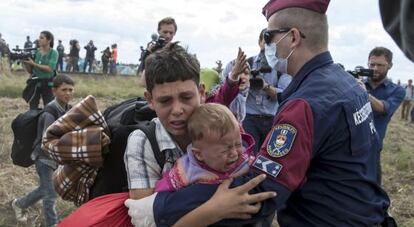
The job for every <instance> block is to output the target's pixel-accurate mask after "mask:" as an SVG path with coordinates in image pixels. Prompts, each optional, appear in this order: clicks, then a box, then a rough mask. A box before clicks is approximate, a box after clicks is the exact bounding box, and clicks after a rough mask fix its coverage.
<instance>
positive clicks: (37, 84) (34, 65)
mask: <svg viewBox="0 0 414 227" xmlns="http://www.w3.org/2000/svg"><path fill="white" fill-rule="evenodd" d="M53 40H54V39H53V34H52V33H51V32H49V31H42V32H41V33H40V35H39V48H37V49H36V50H35V51H34V60H33V59H32V57H29V58H28V59H27V60H23V61H22V62H23V63H24V66H25V67H24V68H25V69H26V71H27V72H28V73H30V78H29V79H28V80H27V86H26V88H25V89H24V91H23V98H24V99H25V100H26V102H27V103H29V105H30V109H38V108H39V102H40V97H42V100H43V106H46V104H47V103H49V102H50V101H52V100H53V93H52V85H53V84H52V79H53V77H54V75H55V69H56V63H57V60H58V52H57V51H56V50H54V49H53ZM20 56H22V55H15V56H14V57H20Z"/></svg>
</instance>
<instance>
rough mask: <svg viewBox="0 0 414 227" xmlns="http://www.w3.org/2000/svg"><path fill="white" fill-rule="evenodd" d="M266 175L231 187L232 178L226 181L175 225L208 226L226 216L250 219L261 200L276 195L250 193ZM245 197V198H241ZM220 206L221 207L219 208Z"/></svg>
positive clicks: (258, 207)
mask: <svg viewBox="0 0 414 227" xmlns="http://www.w3.org/2000/svg"><path fill="white" fill-rule="evenodd" d="M264 179H265V175H264V174H262V175H259V176H257V177H255V178H253V179H252V180H250V181H249V182H247V183H245V184H244V185H242V186H239V187H236V188H229V187H230V183H231V179H228V180H226V181H224V182H223V183H222V184H221V185H220V186H219V187H218V189H217V191H216V192H215V193H214V195H213V196H212V198H211V199H209V200H208V201H207V202H206V203H204V204H202V205H201V206H200V207H198V208H197V209H195V210H194V211H192V212H190V213H189V214H187V215H185V216H184V217H183V218H181V219H180V220H179V221H178V222H176V223H175V224H174V225H173V226H174V227H180V226H183V227H185V226H207V225H210V224H213V223H216V222H218V221H220V220H222V219H224V218H235V219H248V218H250V217H251V214H255V213H257V212H258V211H259V210H260V207H261V206H260V202H261V201H263V200H266V199H268V198H271V197H274V196H275V195H276V194H275V193H273V192H264V193H257V194H249V191H251V190H252V189H253V188H255V187H256V186H257V185H258V184H259V183H260V182H262V181H263V180H264ZM240 198H243V199H240ZM218 207H220V209H217V208H218Z"/></svg>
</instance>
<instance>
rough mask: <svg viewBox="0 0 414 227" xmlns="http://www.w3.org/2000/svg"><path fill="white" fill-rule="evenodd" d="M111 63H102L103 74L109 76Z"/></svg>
mask: <svg viewBox="0 0 414 227" xmlns="http://www.w3.org/2000/svg"><path fill="white" fill-rule="evenodd" d="M108 65H109V61H102V73H103V74H108Z"/></svg>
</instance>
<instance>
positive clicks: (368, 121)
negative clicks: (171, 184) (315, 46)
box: [154, 52, 389, 226]
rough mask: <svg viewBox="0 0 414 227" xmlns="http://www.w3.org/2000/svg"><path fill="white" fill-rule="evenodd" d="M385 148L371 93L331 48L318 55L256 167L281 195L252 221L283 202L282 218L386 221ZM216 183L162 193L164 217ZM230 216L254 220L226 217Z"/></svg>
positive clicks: (174, 215) (175, 214) (287, 221)
mask: <svg viewBox="0 0 414 227" xmlns="http://www.w3.org/2000/svg"><path fill="white" fill-rule="evenodd" d="M379 149H380V143H379V140H378V135H377V133H376V130H375V127H374V123H373V114H372V109H371V105H370V103H369V101H368V94H367V93H366V92H365V91H363V90H362V89H361V88H360V87H359V85H358V84H357V83H356V81H355V79H353V78H352V77H351V76H350V75H349V74H347V73H346V72H345V71H343V70H342V69H341V68H340V67H339V66H337V65H336V64H333V61H332V58H331V55H330V53H329V52H325V53H322V54H320V55H318V56H316V57H314V58H313V59H312V60H310V61H309V62H308V63H306V64H305V65H304V66H303V67H302V69H301V70H300V71H299V72H298V73H297V75H296V76H295V77H293V79H292V82H291V84H290V85H289V87H288V88H287V89H286V90H285V92H284V93H283V95H282V102H281V104H280V109H279V112H278V114H277V115H276V118H275V122H274V126H273V129H272V131H271V132H270V133H269V134H268V136H267V138H266V140H265V142H264V144H263V145H262V147H261V149H260V152H259V154H258V156H257V158H256V160H255V162H254V163H253V165H252V169H251V170H252V172H255V173H266V174H267V176H268V177H267V178H266V180H265V181H264V182H262V183H261V184H260V186H259V187H257V188H256V189H255V192H259V191H276V192H277V193H278V195H277V197H275V198H274V199H271V200H267V201H265V202H264V203H263V206H262V209H261V211H260V213H259V214H258V215H257V216H255V217H254V218H253V219H252V220H250V221H251V222H254V221H257V219H260V218H264V217H266V216H267V215H269V214H271V213H272V211H274V209H277V210H278V214H277V217H278V221H279V224H280V226H374V225H377V224H380V223H381V222H382V221H383V219H384V215H385V211H386V209H387V208H388V206H389V198H388V196H387V195H386V193H385V192H384V191H383V190H382V189H381V187H380V186H379V185H378V184H377V183H376V175H377V159H378V158H379ZM253 176H254V174H250V175H248V176H243V177H240V178H238V179H236V181H235V182H236V183H238V184H241V183H242V182H245V181H247V180H248V179H250V178H251V177H253ZM215 189H216V187H214V186H207V185H194V186H191V187H188V188H185V189H183V190H180V191H178V192H175V193H159V194H158V195H157V197H156V200H155V202H154V215H155V219H156V222H157V224H159V225H160V226H163V224H165V223H168V224H173V223H175V221H177V220H178V219H179V218H180V217H181V216H182V215H184V214H185V213H187V212H189V211H191V210H192V209H194V208H196V207H197V206H199V205H200V204H202V203H203V202H204V201H206V200H207V199H208V198H210V196H211V195H212V194H214V191H215ZM188 195H191V197H189V196H188ZM226 223H227V224H228V225H235V223H237V224H243V223H246V220H243V221H239V222H234V221H233V222H231V221H230V220H225V221H223V222H221V224H226Z"/></svg>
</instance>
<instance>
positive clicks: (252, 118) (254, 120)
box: [243, 114, 274, 154]
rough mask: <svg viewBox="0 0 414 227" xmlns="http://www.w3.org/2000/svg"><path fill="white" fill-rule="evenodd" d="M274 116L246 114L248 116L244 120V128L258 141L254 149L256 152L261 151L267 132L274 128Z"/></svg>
mask: <svg viewBox="0 0 414 227" xmlns="http://www.w3.org/2000/svg"><path fill="white" fill-rule="evenodd" d="M273 118H274V116H272V115H253V114H246V118H245V119H244V120H243V128H244V130H246V132H247V133H249V134H250V135H251V136H253V138H254V140H255V142H256V144H255V145H254V149H253V152H254V154H257V153H258V152H259V150H260V147H261V146H262V144H263V142H264V140H265V139H266V136H267V134H268V133H269V131H270V129H272V126H273Z"/></svg>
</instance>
